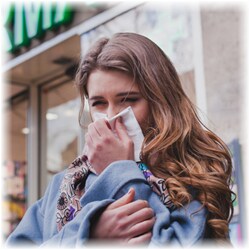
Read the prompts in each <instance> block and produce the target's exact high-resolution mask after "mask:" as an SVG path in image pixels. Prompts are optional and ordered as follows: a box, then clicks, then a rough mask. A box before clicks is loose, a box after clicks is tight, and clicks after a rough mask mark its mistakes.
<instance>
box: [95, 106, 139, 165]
mask: <svg viewBox="0 0 250 250" xmlns="http://www.w3.org/2000/svg"><path fill="white" fill-rule="evenodd" d="M118 117H122V121H123V124H124V125H125V127H126V129H127V132H128V135H129V137H130V138H131V139H132V140H133V142H134V157H135V161H140V152H141V146H142V142H143V139H144V136H143V133H142V130H141V127H140V125H139V123H138V122H137V120H136V118H135V115H134V112H133V110H132V108H131V107H128V108H126V109H124V110H123V111H121V112H120V113H118V114H117V115H115V116H113V117H112V118H108V117H107V115H106V114H103V113H99V112H95V113H93V119H94V121H96V120H99V119H101V118H105V119H106V120H107V121H108V122H109V124H110V126H111V129H112V130H113V131H114V130H115V129H114V126H115V120H116V119H117V118H118Z"/></svg>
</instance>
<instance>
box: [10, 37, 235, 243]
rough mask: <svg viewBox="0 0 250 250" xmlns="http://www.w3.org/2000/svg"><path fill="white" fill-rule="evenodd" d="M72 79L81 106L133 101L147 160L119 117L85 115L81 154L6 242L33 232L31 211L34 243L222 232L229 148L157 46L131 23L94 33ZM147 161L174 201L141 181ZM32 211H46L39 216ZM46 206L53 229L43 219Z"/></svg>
mask: <svg viewBox="0 0 250 250" xmlns="http://www.w3.org/2000/svg"><path fill="white" fill-rule="evenodd" d="M76 84H77V87H78V89H79V92H80V95H81V100H82V106H81V111H82V110H83V107H84V101H85V98H87V99H88V101H89V106H90V114H91V115H93V114H94V112H101V113H105V114H107V116H108V117H109V118H110V117H112V116H114V115H116V114H117V113H119V112H120V111H121V110H123V109H125V108H127V107H128V106H131V108H132V110H133V112H134V114H135V117H136V119H137V121H138V123H139V125H140V127H141V128H142V131H143V134H144V136H145V138H144V141H143V144H142V150H141V155H140V160H141V162H142V163H143V166H144V167H145V169H146V170H145V169H143V171H141V169H140V168H138V167H137V163H136V162H135V161H134V156H133V142H132V141H131V139H130V137H129V136H128V134H127V132H126V128H125V127H124V125H123V123H122V121H120V120H119V119H117V121H116V122H115V130H116V135H114V133H113V132H112V130H111V129H110V126H109V124H108V123H107V121H106V120H104V119H100V120H97V121H95V122H93V123H91V124H90V125H89V127H88V133H87V135H86V145H85V149H84V154H85V155H84V156H83V157H81V158H78V159H77V160H76V161H74V162H73V163H72V165H71V166H70V167H69V169H68V170H66V172H64V173H62V174H60V175H59V176H56V177H55V178H54V181H53V182H52V184H51V187H50V188H48V190H47V193H46V194H45V197H44V198H43V199H42V200H41V201H39V202H38V204H36V205H35V207H33V208H31V209H30V210H28V212H27V214H26V216H25V217H24V219H23V221H22V222H21V223H20V224H21V225H20V226H19V228H17V230H16V232H14V233H13V235H12V236H11V237H10V239H9V243H13V242H16V240H17V239H23V240H24V241H26V240H28V241H30V240H32V237H31V236H30V235H29V231H32V228H33V226H31V227H30V228H29V230H26V231H25V230H24V229H23V228H24V225H25V223H28V219H30V218H31V216H32V218H33V220H35V222H34V223H35V224H36V226H39V229H40V231H42V232H41V233H39V234H38V235H34V237H36V240H35V243H36V244H39V245H40V244H43V245H49V244H56V245H64V246H72V245H73V246H80V245H82V244H84V243H86V242H87V241H88V239H89V238H95V239H98V238H99V239H106V238H112V239H122V240H124V239H125V242H128V243H132V244H133V243H143V242H150V244H152V245H164V244H172V245H181V246H192V245H195V244H198V243H200V242H203V240H204V239H214V241H216V242H229V236H228V233H229V231H228V224H229V222H230V220H231V217H232V214H233V206H232V200H231V194H232V192H231V190H230V187H229V185H230V178H231V171H232V162H231V158H230V154H229V151H228V150H227V147H226V145H225V144H224V143H223V142H222V141H221V140H220V139H219V138H218V137H217V136H216V135H215V134H214V133H212V132H211V131H210V130H208V129H206V128H205V126H204V125H203V124H202V123H201V122H200V120H199V118H198V116H197V114H196V112H195V108H194V106H193V105H192V103H191V102H190V100H189V99H188V97H187V96H186V94H185V93H184V92H183V89H182V87H181V84H180V80H179V78H178V75H177V73H176V70H175V69H174V67H173V65H172V64H171V62H170V61H169V59H168V58H167V57H166V55H165V54H164V53H163V51H162V50H161V49H160V48H159V47H158V46H157V45H155V44H154V43H153V42H152V41H150V40H149V39H147V38H146V37H143V36H141V35H138V34H133V33H119V34H116V35H114V36H113V37H112V38H111V39H105V38H103V39H100V40H99V41H98V42H97V43H96V44H95V45H94V46H93V47H92V48H91V49H90V51H89V52H88V53H87V55H86V56H85V57H84V59H83V60H82V62H81V63H80V65H79V69H78V72H77V77H76ZM82 166H84V167H83V168H82ZM140 166H141V165H140ZM76 169H78V170H79V169H80V171H76ZM145 171H146V172H147V173H150V175H151V176H153V178H155V180H157V181H156V182H155V183H153V184H154V185H158V186H157V188H158V191H159V190H160V191H159V192H160V194H161V195H162V194H163V195H165V196H164V197H170V200H171V202H172V203H173V205H174V206H172V205H171V206H169V203H164V202H162V201H161V200H160V199H159V197H158V196H157V195H156V193H155V192H153V191H152V189H151V188H150V187H149V185H147V182H146V181H145V178H144V176H143V174H142V172H143V173H145ZM93 172H94V173H93ZM72 179H73V180H74V181H73V182H72ZM72 183H73V184H72ZM159 183H160V185H159ZM151 184H152V182H151ZM59 186H60V196H59V200H58V202H57V212H56V211H55V206H56V204H55V201H54V200H55V198H54V197H55V195H57V197H58V187H59ZM131 186H132V187H133V188H132V189H131ZM69 188H70V190H69ZM128 190H130V191H129V192H128V194H127V195H125V196H123V195H124V194H125V193H126V192H127V191H128ZM164 192H165V193H164ZM65 193H67V195H66V196H65ZM71 194H73V195H71ZM72 197H73V198H72ZM69 200H70V202H69ZM115 200H116V201H115ZM142 200H147V201H148V203H146V202H143V201H142ZM152 210H153V211H152ZM41 211H42V212H41ZM72 211H73V212H72ZM110 211H111V212H110ZM124 211H126V212H124ZM39 213H42V214H43V218H44V219H40V218H39V219H38V214H39ZM54 214H56V215H57V230H56V225H55V223H54V224H53V221H52V220H51V216H52V215H54ZM76 215H77V216H76ZM154 215H155V216H154ZM114 218H115V219H114ZM124 221H125V222H124ZM44 225H47V227H48V225H50V226H49V227H48V228H49V230H48V232H45V233H44V232H43V226H44ZM117 225H119V226H117ZM151 228H152V231H151ZM103 229H105V230H103ZM114 229H115V230H114ZM24 231H25V232H24ZM33 234H34V232H33ZM32 241H34V240H32Z"/></svg>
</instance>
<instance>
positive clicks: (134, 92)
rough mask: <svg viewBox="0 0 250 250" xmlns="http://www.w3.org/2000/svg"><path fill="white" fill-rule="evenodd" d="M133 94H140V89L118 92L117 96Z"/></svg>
mask: <svg viewBox="0 0 250 250" xmlns="http://www.w3.org/2000/svg"><path fill="white" fill-rule="evenodd" d="M131 95H140V92H139V91H128V92H121V93H118V94H117V95H116V96H117V97H120V96H131Z"/></svg>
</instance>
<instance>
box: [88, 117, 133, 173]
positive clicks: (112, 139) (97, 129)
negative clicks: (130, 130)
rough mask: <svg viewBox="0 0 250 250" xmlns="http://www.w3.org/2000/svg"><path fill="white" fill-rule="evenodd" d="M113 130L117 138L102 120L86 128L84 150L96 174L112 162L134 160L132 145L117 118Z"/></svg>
mask: <svg viewBox="0 0 250 250" xmlns="http://www.w3.org/2000/svg"><path fill="white" fill-rule="evenodd" d="M115 130H116V134H117V136H115V134H114V133H113V131H112V130H111V128H110V125H109V123H108V122H107V121H106V120H104V119H100V120H97V121H96V122H93V123H91V124H90V125H89V126H88V133H87V134H86V136H85V140H86V147H85V150H86V151H87V152H86V155H87V157H88V160H89V162H90V164H91V166H92V167H93V168H94V170H95V171H96V173H97V174H100V173H101V172H102V171H103V170H104V169H105V168H106V167H107V166H108V165H109V164H111V163H112V162H114V161H118V160H134V143H133V141H132V140H131V138H130V137H129V136H128V134H127V130H126V128H125V126H124V125H123V123H122V121H121V119H119V118H118V119H116V121H115Z"/></svg>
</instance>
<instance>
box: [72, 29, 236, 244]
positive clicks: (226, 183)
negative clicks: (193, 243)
mask: <svg viewBox="0 0 250 250" xmlns="http://www.w3.org/2000/svg"><path fill="white" fill-rule="evenodd" d="M96 69H100V70H119V71H122V72H124V73H126V74H130V75H131V76H132V77H133V79H134V82H135V83H136V84H138V87H139V89H140V91H141V94H142V96H143V97H144V98H145V99H146V100H148V102H150V109H151V114H152V117H151V124H149V127H148V129H147V131H146V133H145V139H144V143H143V147H142V153H141V160H142V162H144V163H145V164H147V165H148V166H149V168H150V170H151V171H152V172H153V173H154V174H155V175H156V176H158V177H161V178H164V179H165V180H166V185H167V187H168V190H169V193H170V196H171V198H172V201H173V202H174V204H175V205H176V206H177V207H180V206H184V205H185V204H187V203H188V202H190V201H191V200H192V199H197V200H199V201H200V202H201V204H202V206H205V207H206V208H207V210H208V217H207V230H206V234H205V238H213V239H216V240H218V241H225V242H227V241H228V234H229V222H230V220H231V218H232V215H233V205H232V202H233V201H232V191H231V190H230V185H231V172H232V161H231V157H230V153H229V150H228V149H227V146H226V145H225V144H224V142H223V141H222V140H221V139H220V138H219V137H218V136H217V135H215V134H214V133H213V132H212V131H210V130H209V129H207V128H206V127H205V126H204V125H203V124H202V122H201V121H200V119H199V117H198V116H197V113H196V109H195V107H194V105H193V104H192V103H191V101H190V100H189V98H188V97H187V95H186V94H185V93H184V91H183V89H182V86H181V83H180V80H179V77H178V74H177V72H176V70H175V68H174V67H173V65H172V63H171V62H170V60H169V59H168V57H167V56H166V55H165V54H164V52H163V51H162V50H161V49H160V48H159V47H158V46H157V45H156V44H155V43H153V42H152V41H151V40H149V39H148V38H146V37H144V36H141V35H139V34H135V33H117V34H115V35H114V36H113V37H112V38H110V39H108V38H102V39H100V40H98V41H97V42H96V43H95V44H94V45H93V47H92V48H91V49H90V50H89V52H88V53H87V54H86V56H85V57H84V58H83V59H82V61H81V63H80V64H79V68H78V72H77V75H76V85H77V87H78V89H79V92H80V95H81V100H82V106H81V110H80V116H81V114H82V111H83V107H84V100H85V98H88V93H87V90H86V85H87V82H88V77H89V75H90V74H91V72H92V71H93V70H96ZM194 191H195V192H194ZM194 193H195V195H194Z"/></svg>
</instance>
